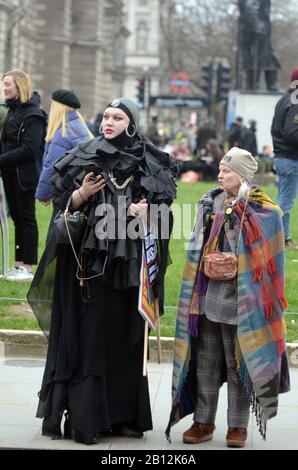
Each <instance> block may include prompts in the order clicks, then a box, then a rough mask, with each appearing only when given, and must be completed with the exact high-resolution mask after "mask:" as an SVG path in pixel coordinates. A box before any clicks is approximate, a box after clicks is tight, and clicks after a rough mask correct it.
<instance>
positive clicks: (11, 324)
mask: <svg viewBox="0 0 298 470" xmlns="http://www.w3.org/2000/svg"><path fill="white" fill-rule="evenodd" d="M213 186H214V183H210V184H208V183H201V182H200V183H196V184H187V183H179V184H178V199H177V201H176V202H178V203H179V205H180V206H182V205H183V204H190V207H188V209H186V210H184V211H183V214H184V217H185V220H184V224H183V227H184V230H183V233H182V236H180V235H181V234H180V230H179V229H178V227H177V225H176V226H175V228H174V233H173V236H174V238H173V239H172V240H171V242H170V253H171V258H172V264H171V265H170V266H169V267H168V270H167V274H166V296H165V305H166V314H165V315H164V316H163V317H162V319H161V334H162V336H173V334H174V326H175V315H176V308H175V307H176V306H177V303H178V298H179V293H180V286H181V279H182V273H183V267H184V262H185V256H186V250H187V246H188V240H189V237H190V234H191V228H192V225H193V221H194V217H195V204H196V203H197V201H198V200H199V199H200V197H201V196H202V195H203V194H204V193H205V192H206V191H207V190H208V189H209V188H211V187H213ZM265 189H266V192H267V193H268V194H269V195H270V196H271V197H272V199H274V200H276V198H277V188H276V187H275V186H273V185H272V186H271V185H270V186H267V187H266V188H265ZM51 211H52V209H51V207H43V206H41V205H40V204H39V203H37V217H38V224H39V232H40V236H39V256H40V255H41V253H42V251H43V246H44V241H45V237H46V233H47V227H48V223H49V220H50V217H51ZM297 216H298V201H296V204H295V207H294V209H293V214H292V227H291V230H292V237H293V239H294V240H296V241H298V224H297V223H296V221H297ZM176 220H178V216H177V217H176ZM186 227H187V228H188V229H189V230H187V231H186V230H185V228H186ZM184 231H185V232H186V233H184ZM10 233H11V237H10V238H11V240H10V260H11V263H12V262H13V244H12V241H13V240H12V239H13V228H12V224H11V221H10ZM0 249H1V248H0ZM297 286H298V252H297V253H296V252H295V250H286V294H287V298H288V302H289V308H288V311H289V312H298V296H297ZM27 290H28V284H27V283H13V282H7V281H3V280H0V297H1V298H17V299H21V298H25V297H26V293H27ZM18 303H19V302H17V301H4V300H0V328H7V329H38V325H37V322H36V320H35V319H33V318H30V317H28V318H27V317H26V316H18V315H12V314H10V313H9V314H8V312H10V311H11V308H12V306H13V308H14V310H16V308H15V307H14V305H13V304H18ZM23 308H24V306H23ZM287 325H288V333H287V341H294V340H298V315H287Z"/></svg>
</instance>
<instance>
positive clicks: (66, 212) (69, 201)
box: [64, 196, 108, 287]
mask: <svg viewBox="0 0 298 470" xmlns="http://www.w3.org/2000/svg"><path fill="white" fill-rule="evenodd" d="M70 204H71V196H70V197H69V199H68V201H67V204H66V208H65V211H64V221H65V227H66V231H67V235H68V238H69V242H70V246H71V249H72V251H73V254H74V257H75V259H76V262H77V265H78V267H77V273H76V277H77V279H78V280H79V281H80V287H83V286H84V281H88V280H89V279H94V278H96V277H99V276H102V275H103V274H104V272H105V268H106V264H107V260H108V256H106V257H105V261H104V265H103V269H102V272H101V273H98V274H95V275H94V276H89V277H80V276H79V274H78V270H79V269H80V271H81V272H83V267H82V264H83V263H80V260H79V257H78V255H77V252H76V250H75V247H74V244H73V241H72V238H71V234H70V230H69V226H68V221H67V214H68V213H69V206H70ZM81 260H82V257H81Z"/></svg>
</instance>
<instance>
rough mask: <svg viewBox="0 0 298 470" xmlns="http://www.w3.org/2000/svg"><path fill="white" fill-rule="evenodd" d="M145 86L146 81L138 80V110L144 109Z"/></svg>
mask: <svg viewBox="0 0 298 470" xmlns="http://www.w3.org/2000/svg"><path fill="white" fill-rule="evenodd" d="M145 84H146V79H145V78H144V77H141V78H138V80H137V99H138V104H139V106H140V108H144V104H145Z"/></svg>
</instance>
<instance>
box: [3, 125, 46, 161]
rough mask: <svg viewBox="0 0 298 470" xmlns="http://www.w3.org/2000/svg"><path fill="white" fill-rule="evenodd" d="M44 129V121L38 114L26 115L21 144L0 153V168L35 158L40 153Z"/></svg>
mask: <svg viewBox="0 0 298 470" xmlns="http://www.w3.org/2000/svg"><path fill="white" fill-rule="evenodd" d="M44 131H45V123H44V120H43V119H42V118H40V117H38V116H31V117H28V118H27V119H26V120H25V122H24V133H23V136H22V142H21V145H20V146H19V147H17V148H15V149H12V150H9V151H8V152H5V153H3V154H2V155H0V168H7V167H10V166H15V165H18V164H20V163H25V162H29V161H31V160H35V158H37V157H38V156H39V154H40V145H41V143H42V139H43V136H44Z"/></svg>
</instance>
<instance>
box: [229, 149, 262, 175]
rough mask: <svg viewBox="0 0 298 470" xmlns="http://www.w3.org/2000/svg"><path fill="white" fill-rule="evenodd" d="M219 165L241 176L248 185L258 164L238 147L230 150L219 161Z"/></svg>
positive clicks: (250, 155) (248, 153) (245, 151)
mask: <svg viewBox="0 0 298 470" xmlns="http://www.w3.org/2000/svg"><path fill="white" fill-rule="evenodd" d="M220 165H225V166H228V167H229V168H231V169H232V170H234V171H235V172H236V173H238V175H240V176H242V178H244V179H245V180H246V181H247V182H248V183H251V182H252V179H253V177H254V174H255V172H256V171H257V169H258V164H257V162H256V160H255V159H254V157H253V156H252V154H251V153H250V152H248V151H247V150H244V149H240V148H238V147H233V148H231V149H230V150H229V151H228V152H227V153H226V154H225V155H224V156H223V157H222V159H221V161H220Z"/></svg>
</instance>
